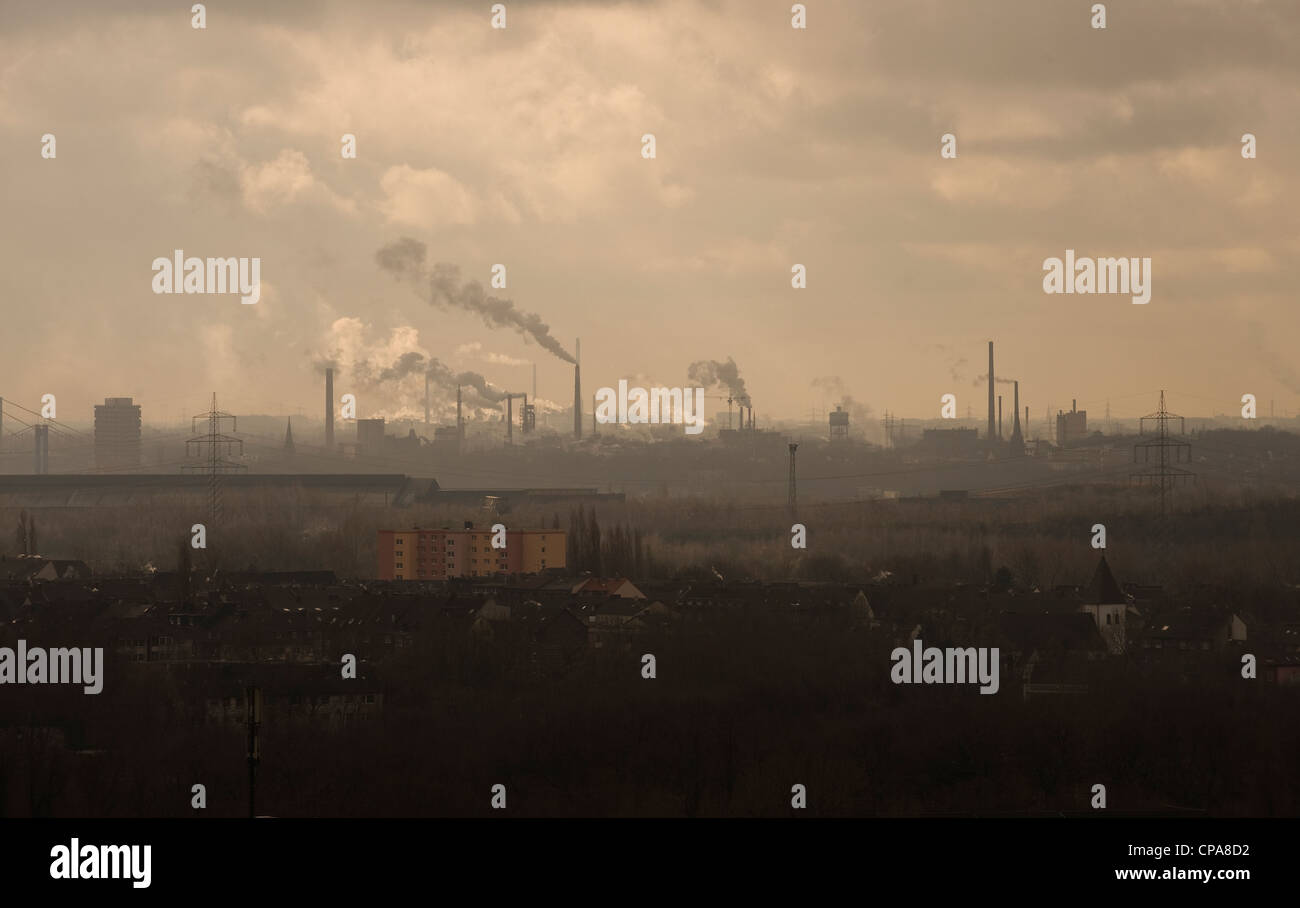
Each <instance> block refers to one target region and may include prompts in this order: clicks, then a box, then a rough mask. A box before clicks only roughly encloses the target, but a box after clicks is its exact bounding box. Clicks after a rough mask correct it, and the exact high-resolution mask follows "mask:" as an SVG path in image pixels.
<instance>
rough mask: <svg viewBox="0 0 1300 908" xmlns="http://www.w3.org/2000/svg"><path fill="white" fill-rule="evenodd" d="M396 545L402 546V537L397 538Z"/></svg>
mask: <svg viewBox="0 0 1300 908" xmlns="http://www.w3.org/2000/svg"><path fill="white" fill-rule="evenodd" d="M397 544H398V545H401V544H402V537H400V536H399V537H397Z"/></svg>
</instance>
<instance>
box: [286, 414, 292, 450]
mask: <svg viewBox="0 0 1300 908" xmlns="http://www.w3.org/2000/svg"><path fill="white" fill-rule="evenodd" d="M284 450H285V451H286V452H288V453H289V454H292V453H293V417H289V419H288V420H287V421H286V422H285V425H284Z"/></svg>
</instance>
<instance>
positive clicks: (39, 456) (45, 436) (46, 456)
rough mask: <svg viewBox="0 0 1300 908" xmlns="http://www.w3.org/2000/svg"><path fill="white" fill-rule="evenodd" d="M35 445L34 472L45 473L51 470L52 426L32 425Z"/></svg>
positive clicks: (33, 452) (33, 451) (33, 450)
mask: <svg viewBox="0 0 1300 908" xmlns="http://www.w3.org/2000/svg"><path fill="white" fill-rule="evenodd" d="M32 432H33V437H34V439H35V446H34V447H33V449H32V454H33V460H34V466H33V469H32V472H33V473H36V474H37V475H44V474H46V473H48V472H50V427H49V426H32Z"/></svg>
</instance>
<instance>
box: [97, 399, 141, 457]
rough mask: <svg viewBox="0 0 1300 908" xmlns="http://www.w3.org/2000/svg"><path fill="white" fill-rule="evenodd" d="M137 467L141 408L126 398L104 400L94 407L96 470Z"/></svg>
mask: <svg viewBox="0 0 1300 908" xmlns="http://www.w3.org/2000/svg"><path fill="white" fill-rule="evenodd" d="M138 466H140V405H139V404H137V403H134V402H133V401H132V399H131V398H129V397H106V398H104V402H103V403H102V404H96V405H95V469H96V470H105V469H107V470H112V469H130V468H133V467H138Z"/></svg>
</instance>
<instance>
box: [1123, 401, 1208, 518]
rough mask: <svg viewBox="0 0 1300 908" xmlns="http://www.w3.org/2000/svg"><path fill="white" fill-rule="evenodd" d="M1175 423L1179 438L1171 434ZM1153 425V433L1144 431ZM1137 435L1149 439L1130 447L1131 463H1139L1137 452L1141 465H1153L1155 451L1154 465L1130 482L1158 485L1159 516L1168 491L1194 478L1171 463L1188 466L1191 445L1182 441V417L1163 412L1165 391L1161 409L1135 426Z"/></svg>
mask: <svg viewBox="0 0 1300 908" xmlns="http://www.w3.org/2000/svg"><path fill="white" fill-rule="evenodd" d="M1175 419H1176V420H1178V435H1177V436H1174V435H1171V434H1170V432H1169V423H1170V422H1172V421H1173V420H1175ZM1149 422H1151V423H1155V427H1154V430H1153V433H1149V432H1147V423H1149ZM1138 426H1139V428H1138V434H1139V435H1143V436H1148V439H1149V440H1147V441H1139V442H1135V443H1134V445H1133V462H1134V463H1137V462H1138V453H1139V452H1140V453H1141V454H1142V463H1144V464H1150V463H1152V456H1151V455H1152V452H1153V451H1154V452H1155V465H1154V466H1153V467H1149V468H1148V469H1145V470H1139V471H1138V472H1136V473H1134V474H1133V479H1135V480H1136V481H1137V482H1138V483H1140V484H1142V485H1152V486H1157V487H1158V488H1159V489H1160V513H1161V514H1163V513H1165V497H1166V494H1167V492H1168V490H1169V489H1172V488H1174V487H1175V486H1176V485H1177V484H1178V483H1179V482H1184V481H1187V480H1190V479H1193V478H1195V476H1196V474H1195V473H1193V472H1192V471H1191V470H1184V469H1181V468H1179V467H1176V466H1171V464H1176V463H1191V462H1192V446H1191V444H1190V443H1188V442H1186V441H1183V440H1182V435H1183V417H1181V416H1179V415H1178V414H1176V413H1170V412H1169V411H1168V410H1166V409H1165V392H1164V391H1161V392H1160V409H1159V410H1157V411H1156V412H1154V413H1149V414H1147V415H1146V416H1143V417H1142V419H1141V421H1140V422H1139V424H1138ZM1184 453H1185V454H1186V457H1185V458H1184Z"/></svg>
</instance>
